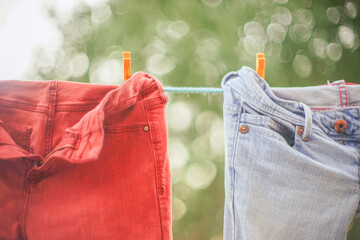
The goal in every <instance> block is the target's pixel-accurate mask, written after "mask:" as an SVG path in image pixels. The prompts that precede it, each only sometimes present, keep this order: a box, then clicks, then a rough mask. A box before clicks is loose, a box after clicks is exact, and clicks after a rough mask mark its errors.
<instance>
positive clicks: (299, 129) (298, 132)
mask: <svg viewBox="0 0 360 240" xmlns="http://www.w3.org/2000/svg"><path fill="white" fill-rule="evenodd" d="M296 132H297V134H299V135H300V136H302V135H303V133H304V127H297V130H296Z"/></svg>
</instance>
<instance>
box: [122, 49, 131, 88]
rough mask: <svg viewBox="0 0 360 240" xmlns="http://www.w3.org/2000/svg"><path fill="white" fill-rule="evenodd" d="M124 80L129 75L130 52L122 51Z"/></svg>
mask: <svg viewBox="0 0 360 240" xmlns="http://www.w3.org/2000/svg"><path fill="white" fill-rule="evenodd" d="M123 63H124V82H125V81H126V80H128V79H129V78H130V77H131V52H123Z"/></svg>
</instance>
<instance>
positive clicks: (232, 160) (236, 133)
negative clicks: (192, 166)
mask: <svg viewBox="0 0 360 240" xmlns="http://www.w3.org/2000/svg"><path fill="white" fill-rule="evenodd" d="M241 111H242V107H241V106H240V112H239V113H238V116H237V119H236V128H235V136H234V137H235V138H234V139H235V142H234V149H233V153H232V159H231V164H232V166H231V167H232V169H233V170H232V175H233V182H231V183H232V184H230V185H231V186H233V184H235V181H236V180H235V155H236V153H237V150H238V146H237V145H238V138H239V131H238V129H239V126H240V124H241V122H240V118H241V114H242V112H241ZM234 202H235V187H232V189H231V207H232V213H233V215H232V222H233V228H232V229H233V231H234V234H233V236H234V240H235V239H236V236H235V234H236V231H235V228H236V225H235V214H234V213H235V203H234Z"/></svg>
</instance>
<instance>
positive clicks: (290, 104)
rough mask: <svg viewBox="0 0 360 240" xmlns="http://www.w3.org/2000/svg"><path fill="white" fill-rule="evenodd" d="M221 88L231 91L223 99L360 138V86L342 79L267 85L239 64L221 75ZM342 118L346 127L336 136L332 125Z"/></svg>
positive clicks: (346, 136)
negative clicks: (312, 83) (235, 70)
mask: <svg viewBox="0 0 360 240" xmlns="http://www.w3.org/2000/svg"><path fill="white" fill-rule="evenodd" d="M222 87H230V88H231V89H232V91H233V92H234V94H233V95H232V96H229V95H228V96H225V98H232V99H224V102H225V103H226V102H229V103H232V104H234V103H235V104H236V103H237V102H238V103H239V106H240V102H241V103H242V104H241V105H244V102H245V104H248V105H249V106H250V107H251V108H254V109H257V111H258V112H260V113H262V114H265V115H268V116H271V117H273V118H275V119H279V120H283V121H287V122H291V123H293V124H295V125H302V126H305V129H306V128H307V129H306V130H305V132H306V131H308V132H309V131H311V129H313V130H314V129H317V130H321V131H322V132H324V133H325V134H327V135H330V136H332V137H333V138H339V139H340V138H341V139H360V85H346V84H345V81H344V80H338V81H335V82H333V83H332V84H327V85H323V86H309V87H286V88H270V86H269V85H268V84H267V82H265V81H264V80H263V79H262V78H261V77H260V76H259V75H258V74H257V73H256V72H255V71H254V70H253V69H251V68H249V67H242V68H241V69H240V70H239V71H237V72H230V73H228V74H227V75H225V76H224V78H223V80H222ZM338 120H345V121H346V122H347V128H346V130H345V132H343V133H342V134H341V135H339V134H338V133H337V132H336V131H335V129H334V125H335V123H336V122H337V121H338Z"/></svg>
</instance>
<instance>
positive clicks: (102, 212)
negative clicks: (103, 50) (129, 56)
mask: <svg viewBox="0 0 360 240" xmlns="http://www.w3.org/2000/svg"><path fill="white" fill-rule="evenodd" d="M166 102H167V96H166V95H165V94H164V91H163V89H162V87H161V84H160V83H159V81H158V80H156V79H154V78H153V77H151V76H149V75H148V74H145V73H137V74H135V75H134V76H133V77H132V78H131V79H130V80H128V81H126V82H125V83H124V84H122V85H121V86H120V87H117V86H102V85H94V84H83V83H74V82H62V81H47V82H41V81H39V82H36V81H30V82H25V81H0V239H29V240H31V239H36V240H42V239H44V240H45V239H46V240H53V239H59V240H60V239H61V240H65V239H66V240H68V239H69V240H71V239H74V240H81V239H86V240H88V239H96V240H98V239H126V240H127V239H141V240H144V239H154V240H158V239H172V234H171V181H170V168H169V160H168V155H167V127H166V122H165V113H164V112H165V105H166Z"/></svg>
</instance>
